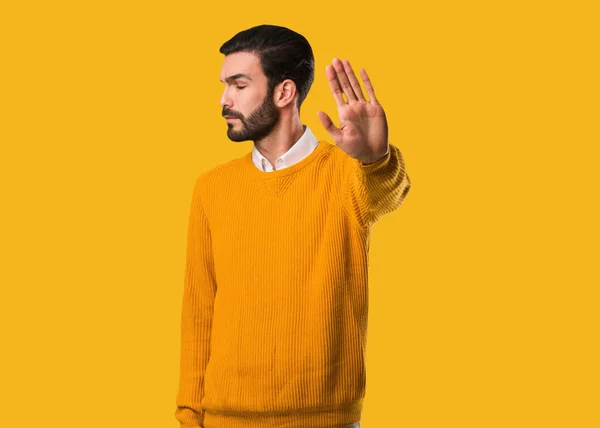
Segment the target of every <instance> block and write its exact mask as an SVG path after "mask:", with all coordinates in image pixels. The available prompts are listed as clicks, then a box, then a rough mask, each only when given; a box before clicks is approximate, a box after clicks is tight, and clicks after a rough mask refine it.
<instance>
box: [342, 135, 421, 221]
mask: <svg viewBox="0 0 600 428" xmlns="http://www.w3.org/2000/svg"><path fill="white" fill-rule="evenodd" d="M345 186H346V187H345V189H344V203H345V204H346V207H347V209H348V210H349V211H350V213H351V215H353V216H354V218H355V220H356V221H357V222H358V224H359V226H360V227H361V228H363V229H369V228H370V227H372V226H373V225H374V224H375V223H376V222H377V221H378V220H379V219H380V218H381V217H382V216H383V215H385V214H387V213H389V212H392V211H394V210H395V209H397V208H399V207H400V206H401V205H402V203H403V202H404V199H405V198H406V196H407V195H408V192H409V191H410V187H411V183H410V178H409V176H408V174H407V172H406V165H405V163H404V158H403V156H402V153H401V152H400V149H399V148H398V147H396V146H394V145H393V144H389V149H388V152H387V154H386V155H385V156H384V157H383V158H381V159H379V160H377V161H376V162H374V163H370V164H363V163H362V162H361V161H359V160H358V159H355V158H352V157H350V156H348V157H346V165H345Z"/></svg>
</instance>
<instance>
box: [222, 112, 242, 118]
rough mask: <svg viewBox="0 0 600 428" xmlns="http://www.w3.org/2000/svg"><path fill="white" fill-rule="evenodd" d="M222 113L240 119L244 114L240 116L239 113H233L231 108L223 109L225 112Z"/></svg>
mask: <svg viewBox="0 0 600 428" xmlns="http://www.w3.org/2000/svg"><path fill="white" fill-rule="evenodd" d="M221 115H222V116H223V117H225V116H229V117H237V118H238V119H242V116H240V115H239V114H236V113H233V112H231V111H229V110H223V112H222V113H221Z"/></svg>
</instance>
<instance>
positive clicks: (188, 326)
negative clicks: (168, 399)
mask: <svg viewBox="0 0 600 428" xmlns="http://www.w3.org/2000/svg"><path fill="white" fill-rule="evenodd" d="M389 147H390V150H389V152H388V154H387V155H386V156H385V157H384V158H383V159H381V160H379V161H378V162H376V163H374V164H370V165H363V164H362V163H360V162H359V161H358V160H356V159H353V158H352V157H350V156H348V155H347V154H346V153H345V152H344V151H343V150H341V149H340V148H339V147H338V146H336V145H334V144H331V143H329V142H326V141H321V142H319V145H318V146H317V147H316V148H315V149H314V151H313V152H311V153H310V154H309V155H308V156H307V157H306V158H304V159H302V160H301V161H299V162H297V163H295V164H293V165H291V166H289V167H287V168H285V169H281V170H275V171H272V172H264V171H260V170H259V169H258V168H256V166H255V165H254V164H253V163H252V158H251V153H248V154H247V155H245V156H243V157H241V158H237V159H234V160H232V161H229V162H227V163H225V164H222V165H220V166H217V167H215V168H213V169H211V170H209V171H207V172H204V173H202V174H201V175H200V176H199V177H198V178H197V180H196V182H195V185H194V189H193V194H192V202H191V210H190V215H189V227H188V240H187V259H186V263H185V276H184V291H183V304H182V317H181V365H180V380H179V391H178V394H177V398H176V406H177V408H176V410H175V417H176V418H177V420H178V421H179V422H180V423H181V427H186V428H189V427H205V428H341V427H345V426H347V425H351V424H353V423H355V422H358V421H359V420H360V416H361V412H362V406H363V399H364V397H365V385H366V370H365V349H366V343H367V315H368V250H369V240H370V232H371V229H372V226H373V225H374V224H375V223H376V222H377V221H378V220H379V219H380V218H381V216H383V215H385V214H386V213H389V212H391V211H393V210H395V209H396V208H398V207H399V206H400V205H401V204H402V202H403V201H404V199H405V198H406V195H407V193H408V191H409V189H410V179H409V177H408V175H407V173H406V169H405V165H404V161H403V158H402V155H401V153H400V150H399V149H398V148H397V147H396V146H394V145H392V144H390V146H389Z"/></svg>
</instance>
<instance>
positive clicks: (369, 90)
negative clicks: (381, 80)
mask: <svg viewBox="0 0 600 428" xmlns="http://www.w3.org/2000/svg"><path fill="white" fill-rule="evenodd" d="M360 75H361V77H362V80H363V83H364V84H365V89H366V90H367V94H369V101H371V102H373V103H375V104H379V101H377V97H376V96H375V90H374V89H373V85H372V84H371V79H369V75H368V74H367V70H365V69H364V68H361V69H360Z"/></svg>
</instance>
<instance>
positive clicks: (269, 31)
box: [219, 24, 315, 110]
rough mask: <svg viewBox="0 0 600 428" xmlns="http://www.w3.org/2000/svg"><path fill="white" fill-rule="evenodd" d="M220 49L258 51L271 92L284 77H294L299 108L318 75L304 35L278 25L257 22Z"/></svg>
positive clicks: (222, 50) (226, 53)
mask: <svg viewBox="0 0 600 428" xmlns="http://www.w3.org/2000/svg"><path fill="white" fill-rule="evenodd" d="M219 52H221V53H222V54H224V55H229V54H232V53H236V52H250V53H254V54H256V55H257V56H258V57H259V58H260V64H261V66H262V69H263V73H264V74H265V76H266V77H267V82H268V83H267V84H268V90H269V91H268V92H269V93H272V92H271V91H272V90H273V89H274V88H275V86H276V85H277V84H278V83H280V82H282V81H284V80H285V79H290V80H292V81H293V82H294V83H295V84H296V90H297V92H298V103H297V106H298V110H300V105H302V102H303V101H304V99H305V98H306V96H307V95H308V91H309V89H310V87H311V85H312V83H313V80H314V77H315V58H314V56H313V51H312V48H311V47H310V44H309V43H308V40H306V38H305V37H304V36H303V35H301V34H299V33H296V32H295V31H292V30H290V29H289V28H286V27H281V26H278V25H267V24H264V25H258V26H256V27H252V28H249V29H247V30H244V31H240V32H239V33H237V34H236V35H235V36H233V37H232V38H231V39H229V40H228V41H226V42H225V43H223V45H222V46H221V48H220V49H219Z"/></svg>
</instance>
